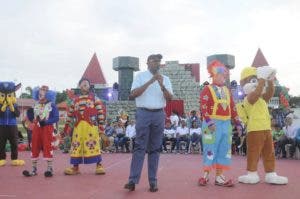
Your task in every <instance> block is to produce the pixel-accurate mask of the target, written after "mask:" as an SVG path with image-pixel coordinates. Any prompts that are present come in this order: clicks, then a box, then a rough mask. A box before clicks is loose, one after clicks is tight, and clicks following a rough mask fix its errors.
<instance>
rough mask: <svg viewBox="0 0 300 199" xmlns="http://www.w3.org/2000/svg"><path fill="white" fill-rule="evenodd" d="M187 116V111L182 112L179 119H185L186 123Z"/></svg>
mask: <svg viewBox="0 0 300 199" xmlns="http://www.w3.org/2000/svg"><path fill="white" fill-rule="evenodd" d="M187 119H188V118H187V117H186V114H185V113H182V115H181V116H180V117H179V121H185V123H186V122H187Z"/></svg>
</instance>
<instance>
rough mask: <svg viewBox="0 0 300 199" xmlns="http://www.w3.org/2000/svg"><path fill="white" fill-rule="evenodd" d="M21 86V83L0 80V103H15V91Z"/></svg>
mask: <svg viewBox="0 0 300 199" xmlns="http://www.w3.org/2000/svg"><path fill="white" fill-rule="evenodd" d="M20 87H21V84H17V85H15V83H14V82H0V104H4V103H7V104H15V103H16V102H17V99H16V93H15V92H16V91H17V90H18V89H19V88H20Z"/></svg>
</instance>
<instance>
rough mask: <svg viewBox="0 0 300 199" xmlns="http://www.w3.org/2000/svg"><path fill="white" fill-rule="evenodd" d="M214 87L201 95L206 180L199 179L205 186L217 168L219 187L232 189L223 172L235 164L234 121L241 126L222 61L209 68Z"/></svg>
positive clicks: (207, 88) (216, 180)
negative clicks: (232, 150) (232, 154)
mask: <svg viewBox="0 0 300 199" xmlns="http://www.w3.org/2000/svg"><path fill="white" fill-rule="evenodd" d="M207 69H208V72H209V74H210V76H211V77H212V84H210V85H206V86H205V87H204V88H203V90H202V92H201V95H200V103H201V106H200V109H201V113H202V114H203V118H204V121H203V124H202V132H203V134H202V141H203V150H204V151H203V164H204V177H201V178H200V179H199V182H198V183H199V185H200V186H205V185H207V183H208V181H209V177H208V176H209V173H210V171H211V170H212V169H216V178H215V185H219V186H224V187H232V186H233V185H234V183H233V181H232V180H230V179H229V180H226V179H225V177H224V176H223V175H222V173H223V170H226V169H229V166H230V164H231V134H232V126H231V119H233V121H234V122H235V123H236V124H239V123H240V122H239V120H238V117H237V112H236V109H235V106H234V101H233V98H232V96H231V94H230V92H229V89H228V88H227V87H226V86H225V81H226V79H227V77H228V74H229V71H228V69H227V68H226V67H225V66H224V65H223V64H222V63H220V62H218V61H212V62H211V63H210V64H209V66H208V68H207Z"/></svg>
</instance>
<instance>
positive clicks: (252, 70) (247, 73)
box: [241, 67, 256, 80]
mask: <svg viewBox="0 0 300 199" xmlns="http://www.w3.org/2000/svg"><path fill="white" fill-rule="evenodd" d="M253 75H256V68H255V67H246V68H244V69H243V70H242V72H241V80H243V79H245V78H247V77H250V76H253Z"/></svg>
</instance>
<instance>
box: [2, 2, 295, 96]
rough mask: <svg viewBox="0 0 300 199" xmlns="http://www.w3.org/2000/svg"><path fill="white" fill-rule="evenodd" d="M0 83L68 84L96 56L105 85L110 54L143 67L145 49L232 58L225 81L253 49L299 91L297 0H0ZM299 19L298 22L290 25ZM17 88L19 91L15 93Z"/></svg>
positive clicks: (177, 56)
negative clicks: (134, 58)
mask: <svg viewBox="0 0 300 199" xmlns="http://www.w3.org/2000/svg"><path fill="white" fill-rule="evenodd" d="M0 5H1V7H0V46H1V47H0V81H14V82H16V83H19V82H21V83H22V85H23V86H22V89H23V90H21V91H25V88H26V87H27V86H31V87H35V86H40V85H48V86H49V87H50V89H53V90H57V91H62V90H65V89H67V88H74V87H76V86H77V83H78V81H79V79H80V78H81V76H82V75H83V73H84V70H85V69H86V66H87V65H88V63H89V61H90V59H91V58H92V55H93V54H94V53H96V54H97V56H98V59H99V62H100V65H101V67H102V70H103V73H104V75H105V78H106V80H107V83H108V85H109V86H112V84H113V83H114V82H117V81H118V73H117V72H116V71H114V70H113V69H112V59H113V58H114V57H118V56H133V57H138V58H139V59H140V69H141V70H145V69H146V68H147V66H146V58H147V56H148V55H149V54H153V53H161V54H162V55H163V57H164V59H163V62H164V61H172V60H178V61H179V63H200V82H201V83H202V82H204V81H206V80H209V78H208V74H207V71H206V57H207V56H209V55H213V54H231V55H234V56H235V62H236V67H235V68H234V69H233V70H231V79H235V80H237V81H239V76H240V71H241V70H242V68H243V67H246V66H250V65H251V64H252V61H253V59H254V56H255V54H256V51H257V49H258V48H261V50H262V52H263V54H264V55H265V57H266V59H267V61H268V63H269V65H270V66H271V67H274V68H276V70H277V79H278V80H279V83H280V84H281V85H284V86H287V87H288V88H289V89H290V92H289V93H290V94H291V95H294V96H300V80H299V77H300V56H299V46H300V26H299V21H300V12H299V11H300V1H298V0H286V1H282V0H264V1H261V0H252V1H245V0H227V1H224V0H210V1H207V0H151V1H149V0H44V1H39V0H11V1H5V0H0ZM297 24H298V25H297ZM19 92H20V91H19Z"/></svg>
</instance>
